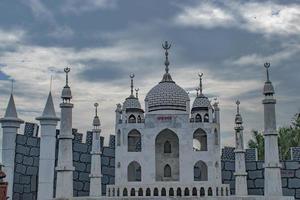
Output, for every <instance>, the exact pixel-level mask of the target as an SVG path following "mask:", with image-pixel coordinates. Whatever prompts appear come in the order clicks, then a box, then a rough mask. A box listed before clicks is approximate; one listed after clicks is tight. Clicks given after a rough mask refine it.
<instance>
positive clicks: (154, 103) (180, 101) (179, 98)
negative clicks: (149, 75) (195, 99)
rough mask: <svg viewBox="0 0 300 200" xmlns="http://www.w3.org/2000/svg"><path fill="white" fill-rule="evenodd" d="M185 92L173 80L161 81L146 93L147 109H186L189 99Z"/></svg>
mask: <svg viewBox="0 0 300 200" xmlns="http://www.w3.org/2000/svg"><path fill="white" fill-rule="evenodd" d="M189 100H190V98H189V95H188V94H187V92H186V91H185V90H184V89H182V88H181V87H180V86H178V85H177V84H176V83H175V82H174V81H162V82H160V83H159V84H157V85H156V86H154V87H153V88H152V89H151V90H150V91H149V92H148V94H147V96H146V98H145V101H147V102H148V111H149V112H151V111H156V110H181V111H186V110H187V107H186V105H187V104H186V103H187V101H189Z"/></svg>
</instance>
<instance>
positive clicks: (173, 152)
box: [155, 129, 179, 181]
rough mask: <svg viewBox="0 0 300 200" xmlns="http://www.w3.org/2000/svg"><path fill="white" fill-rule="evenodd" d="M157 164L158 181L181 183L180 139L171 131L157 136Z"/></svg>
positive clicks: (168, 130)
mask: <svg viewBox="0 0 300 200" xmlns="http://www.w3.org/2000/svg"><path fill="white" fill-rule="evenodd" d="M166 147H167V149H166ZM166 150H167V151H166ZM155 164H156V165H155V166H156V181H179V139H178V136H177V135H176V134H175V133H174V132H173V131H171V130H170V129H165V130H163V131H161V132H160V133H159V134H158V135H157V136H156V139H155Z"/></svg>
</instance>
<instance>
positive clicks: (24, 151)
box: [16, 144, 30, 155]
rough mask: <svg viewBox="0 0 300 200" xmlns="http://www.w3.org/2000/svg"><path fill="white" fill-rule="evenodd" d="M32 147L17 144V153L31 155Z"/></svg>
mask: <svg viewBox="0 0 300 200" xmlns="http://www.w3.org/2000/svg"><path fill="white" fill-rule="evenodd" d="M29 151H30V148H29V147H26V146H22V145H19V144H18V145H17V147H16V153H19V154H22V155H29Z"/></svg>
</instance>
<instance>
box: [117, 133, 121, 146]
mask: <svg viewBox="0 0 300 200" xmlns="http://www.w3.org/2000/svg"><path fill="white" fill-rule="evenodd" d="M120 145H121V131H120V130H118V132H117V146H120Z"/></svg>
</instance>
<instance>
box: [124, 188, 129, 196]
mask: <svg viewBox="0 0 300 200" xmlns="http://www.w3.org/2000/svg"><path fill="white" fill-rule="evenodd" d="M127 196H128V191H127V189H126V188H124V190H123V197H127Z"/></svg>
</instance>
